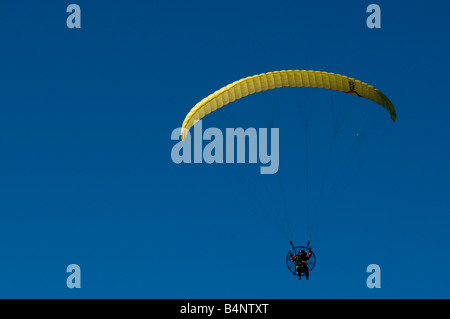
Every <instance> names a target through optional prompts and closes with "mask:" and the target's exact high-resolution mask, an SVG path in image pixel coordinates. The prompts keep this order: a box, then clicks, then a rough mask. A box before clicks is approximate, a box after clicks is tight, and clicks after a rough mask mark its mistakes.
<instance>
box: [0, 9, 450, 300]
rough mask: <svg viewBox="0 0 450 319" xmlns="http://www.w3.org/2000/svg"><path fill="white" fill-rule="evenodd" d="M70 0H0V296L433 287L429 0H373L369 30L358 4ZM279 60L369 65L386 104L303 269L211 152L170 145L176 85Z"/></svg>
mask: <svg viewBox="0 0 450 319" xmlns="http://www.w3.org/2000/svg"><path fill="white" fill-rule="evenodd" d="M73 2H74V3H77V4H78V5H80V7H81V10H82V11H81V12H82V16H81V18H82V20H81V26H82V28H81V29H78V30H75V29H68V28H67V27H66V17H67V15H68V13H66V7H67V6H68V5H69V4H70V3H73ZM73 2H71V1H40V2H36V1H11V0H4V1H2V3H1V5H0V38H1V50H0V58H1V59H0V61H1V68H0V69H1V71H0V84H1V86H0V110H1V116H0V164H1V169H0V297H3V298H22V297H26V298H431V297H436V298H448V297H450V295H449V293H448V286H449V285H450V274H449V271H448V264H449V263H450V257H449V255H448V251H449V243H450V235H449V231H448V229H449V226H450V217H449V212H450V199H449V195H450V182H449V181H450V169H449V163H450V151H449V138H450V130H449V125H448V118H449V115H450V108H449V107H448V104H449V102H448V90H449V89H448V74H449V72H450V63H449V61H448V57H449V56H450V44H449V41H448V35H449V31H450V22H449V19H448V12H449V10H450V5H449V4H448V3H447V2H442V1H441V2H439V3H438V2H435V3H430V2H429V1H408V2H405V1H375V3H377V4H378V5H380V7H381V10H382V13H381V14H382V16H381V18H382V22H381V23H382V28H381V29H369V28H367V26H366V18H367V16H368V13H366V7H367V6H368V5H369V4H370V3H371V2H370V1H356V0H354V1H283V2H275V1H270V2H269V1H227V2H223V1H222V2H218V1H169V2H168V1H160V2H158V3H157V2H154V1H134V2H132V3H130V2H129V1H102V2H99V1H94V2H95V3H94V2H93V1H81V0H80V1H73ZM282 69H312V70H323V71H328V72H333V73H339V74H344V75H348V76H351V77H355V78H358V79H361V80H362V81H365V82H369V83H371V84H373V85H374V86H375V87H377V88H379V89H380V90H382V91H383V92H384V93H385V94H386V95H388V96H389V98H390V99H391V100H392V101H393V103H394V105H395V107H396V109H397V113H398V120H397V122H396V123H395V125H393V126H392V127H391V128H389V130H388V133H387V134H386V135H385V136H384V138H383V143H384V145H383V147H382V148H381V147H379V148H377V152H376V154H374V156H376V157H377V158H378V159H379V160H378V161H375V160H373V161H371V162H370V163H371V165H372V169H371V170H367V169H366V170H364V169H363V168H362V169H363V170H364V171H363V172H364V175H361V174H360V175H358V176H359V177H358V176H357V177H356V178H355V180H354V182H353V183H351V184H350V185H349V186H348V188H347V190H346V193H347V195H346V196H345V197H343V198H347V199H349V198H351V200H347V201H346V200H343V201H341V203H340V204H339V205H340V210H339V212H336V213H330V214H328V217H327V218H323V221H322V222H321V232H320V236H318V238H317V240H316V241H314V242H313V243H312V244H313V248H314V249H315V252H316V254H317V260H318V263H317V267H316V269H315V270H314V272H313V273H312V274H311V279H310V280H309V281H308V282H306V281H302V282H298V280H297V279H296V278H295V277H294V276H292V275H291V274H290V273H289V272H288V271H287V269H286V266H285V263H284V258H285V255H286V253H287V251H288V250H289V243H288V242H287V241H286V239H285V238H284V237H283V236H282V235H280V233H279V232H277V230H276V228H275V227H273V225H272V224H271V223H270V222H268V220H267V219H265V218H259V216H258V211H255V210H253V209H252V207H254V204H251V203H249V202H248V201H247V200H246V199H245V196H243V195H242V194H243V192H244V188H245V187H244V186H243V185H240V184H239V183H237V182H236V180H233V179H232V178H230V177H229V176H228V175H227V169H228V168H227V167H224V166H220V165H207V164H198V165H194V164H190V165H189V164H188V165H184V164H181V165H176V164H174V163H173V162H172V161H171V157H170V153H171V149H172V147H173V145H174V143H175V142H174V141H171V139H170V135H171V132H172V130H173V129H175V128H176V127H179V126H180V125H181V122H182V120H183V119H184V116H185V115H186V113H187V112H188V111H189V110H190V108H191V107H192V106H193V105H195V103H196V102H198V101H199V100H200V99H202V98H203V97H205V96H207V95H208V94H210V93H212V92H213V91H215V90H216V89H219V88H220V87H222V86H224V85H226V84H228V83H231V82H233V81H235V80H238V79H240V78H242V77H245V76H249V75H253V74H258V73H263V72H269V71H274V70H282ZM249 101H250V100H249ZM244 104H245V103H243V104H241V105H244ZM223 114H225V112H223ZM288 117H289V116H288ZM288 117H286V118H288ZM218 118H219V117H211V122H209V123H208V122H204V126H209V125H213V124H214V125H215V124H216V122H214V121H215V119H218ZM278 123H280V124H279V125H280V126H282V125H283V124H282V123H283V119H280V121H279V122H278ZM278 123H277V124H278ZM222 124H223V125H228V124H225V122H223V123H222ZM280 129H281V128H280ZM375 145H378V144H376V143H375ZM283 165H286V166H283ZM295 168H296V167H295V165H294V164H288V161H286V164H284V162H283V158H282V159H281V163H280V171H281V170H283V174H289V172H290V171H291V170H292V172H295V171H296V170H295ZM255 181H256V182H257V180H255ZM255 181H254V182H255ZM302 183H303V182H302ZM241 191H242V192H241ZM289 193H291V191H290V190H289V187H288V189H287V190H286V194H289ZM200 194H202V195H201V196H200ZM349 194H351V196H348V195H349ZM302 196H304V195H302ZM302 205H303V204H302ZM262 210H264V209H262ZM291 214H293V215H295V214H301V211H300V210H299V212H297V211H296V210H293V212H291ZM294 218H295V217H294ZM293 228H296V227H293ZM293 232H294V233H295V230H294V231H293ZM294 237H295V239H296V240H298V241H299V242H298V244H301V243H303V242H302V240H305V233H304V229H303V228H302V227H299V228H298V233H296V234H295V235H294ZM72 263H75V264H78V265H80V267H81V272H82V275H81V276H82V288H81V289H74V290H70V289H68V288H67V287H66V286H65V282H66V277H67V276H68V274H67V273H66V272H65V270H66V267H67V265H69V264H72ZM373 263H375V264H378V265H380V267H381V285H382V286H381V288H380V289H368V288H367V286H366V278H367V276H368V274H367V273H366V267H367V266H368V265H369V264H373Z"/></svg>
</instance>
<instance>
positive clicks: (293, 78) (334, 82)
mask: <svg viewBox="0 0 450 319" xmlns="http://www.w3.org/2000/svg"><path fill="white" fill-rule="evenodd" d="M281 87H314V88H323V89H329V90H334V91H340V92H344V93H349V94H353V95H356V96H359V97H363V98H366V99H369V100H371V101H373V102H375V103H377V104H379V105H381V106H382V107H384V108H385V109H386V110H388V112H389V113H390V115H391V118H392V120H393V121H395V120H396V118H397V115H396V113H395V109H394V106H393V105H392V103H391V101H389V99H388V98H387V97H386V96H385V95H384V94H383V93H381V92H380V91H379V90H377V89H376V88H374V87H373V86H371V85H369V84H367V83H364V82H361V81H359V80H355V79H352V78H349V77H347V76H344V75H339V74H334V73H328V72H321V71H306V70H286V71H275V72H269V73H263V74H258V75H254V76H250V77H247V78H244V79H241V80H239V81H236V82H233V83H231V84H228V85H227V86H225V87H223V88H221V89H220V90H218V91H216V92H214V93H213V94H211V95H209V96H208V97H206V98H204V99H203V100H201V101H200V102H198V103H197V104H196V105H195V106H194V107H193V108H192V109H191V111H190V112H189V113H188V114H187V115H186V118H185V119H184V121H183V125H182V127H181V139H182V140H183V141H184V139H185V137H186V135H187V133H188V131H189V129H190V128H191V127H192V126H193V125H194V123H195V121H198V120H200V119H201V118H203V117H204V116H205V115H207V114H209V113H211V112H214V111H215V110H217V109H219V108H221V107H222V106H224V105H227V104H229V103H231V102H233V101H236V100H238V99H240V98H243V97H245V96H247V95H250V94H253V93H258V92H262V91H266V90H271V89H276V88H281Z"/></svg>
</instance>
